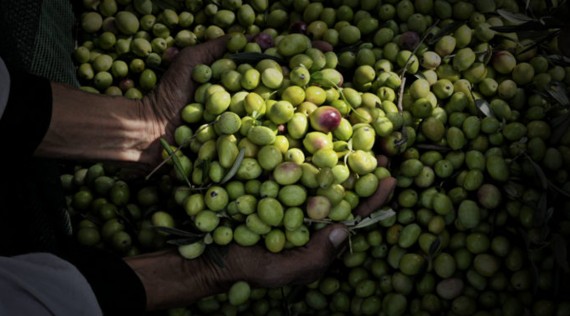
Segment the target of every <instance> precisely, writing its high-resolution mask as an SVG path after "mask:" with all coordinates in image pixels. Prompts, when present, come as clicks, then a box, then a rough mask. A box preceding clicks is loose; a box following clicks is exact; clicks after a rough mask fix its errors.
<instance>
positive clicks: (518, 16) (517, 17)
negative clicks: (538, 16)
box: [497, 9, 534, 24]
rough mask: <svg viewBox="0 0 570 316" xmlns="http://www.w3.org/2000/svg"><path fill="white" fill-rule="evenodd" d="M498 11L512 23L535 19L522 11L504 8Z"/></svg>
mask: <svg viewBox="0 0 570 316" xmlns="http://www.w3.org/2000/svg"><path fill="white" fill-rule="evenodd" d="M497 13H498V14H499V15H500V16H501V17H503V18H504V19H505V20H507V21H509V22H511V23H514V24H520V23H525V22H530V21H534V19H533V18H531V17H529V16H526V15H524V14H522V13H515V12H511V11H507V10H503V9H498V10H497Z"/></svg>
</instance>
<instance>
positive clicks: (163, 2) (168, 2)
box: [153, 0, 184, 11]
mask: <svg viewBox="0 0 570 316" xmlns="http://www.w3.org/2000/svg"><path fill="white" fill-rule="evenodd" d="M153 3H154V4H156V6H157V7H158V8H160V9H162V10H164V9H170V10H174V11H180V10H181V9H182V8H183V5H184V3H183V2H182V1H177V0H153Z"/></svg>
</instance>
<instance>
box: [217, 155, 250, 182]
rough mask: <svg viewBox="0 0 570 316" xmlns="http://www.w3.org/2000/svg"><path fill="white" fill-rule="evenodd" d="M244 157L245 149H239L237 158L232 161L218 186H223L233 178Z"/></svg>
mask: <svg viewBox="0 0 570 316" xmlns="http://www.w3.org/2000/svg"><path fill="white" fill-rule="evenodd" d="M244 157H245V148H241V149H240V150H239V153H238V155H237V157H236V160H235V161H234V164H233V165H232V167H231V168H230V170H228V173H226V175H225V176H224V178H223V179H222V181H221V182H220V184H224V183H226V182H228V181H230V180H231V179H232V178H233V177H234V176H235V174H236V173H237V171H238V169H239V167H240V166H241V163H242V161H243V158H244Z"/></svg>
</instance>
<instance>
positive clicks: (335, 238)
mask: <svg viewBox="0 0 570 316" xmlns="http://www.w3.org/2000/svg"><path fill="white" fill-rule="evenodd" d="M347 236H348V233H347V231H346V229H343V228H336V229H334V230H333V231H332V232H331V233H330V234H329V240H330V241H331V243H332V244H333V245H334V246H335V248H336V247H338V246H340V244H342V243H343V242H344V240H345V239H346V237H347Z"/></svg>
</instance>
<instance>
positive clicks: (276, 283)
mask: <svg viewBox="0 0 570 316" xmlns="http://www.w3.org/2000/svg"><path fill="white" fill-rule="evenodd" d="M395 186H396V179H395V178H393V177H388V178H385V179H383V180H382V181H381V182H380V185H379V188H378V189H377V191H376V193H375V194H374V195H373V196H371V197H369V198H368V199H366V200H365V201H362V202H361V203H360V205H359V206H358V208H357V209H356V210H355V212H357V213H355V215H361V216H366V215H368V214H370V213H371V212H373V211H375V210H377V209H378V208H380V207H382V206H384V205H385V204H386V203H387V202H388V200H389V198H390V196H391V194H392V192H393V190H394V188H395ZM347 237H348V229H347V227H346V226H344V225H343V224H338V223H337V224H330V225H328V226H326V227H324V228H322V229H321V230H318V231H316V232H315V233H313V235H312V236H311V239H310V241H309V242H308V243H307V244H306V245H305V246H303V247H298V248H293V249H287V250H284V251H282V252H280V253H271V252H269V251H267V250H266V249H265V247H263V246H262V245H257V246H250V247H243V246H239V245H237V244H231V245H229V246H226V248H225V249H226V250H227V251H222V253H223V255H222V256H223V257H222V259H223V260H222V262H223V264H222V265H220V264H219V263H217V262H218V261H215V260H214V259H213V257H211V256H209V255H207V254H204V255H202V256H200V257H198V258H196V259H193V260H187V259H185V258H183V257H182V256H180V255H179V254H178V253H177V252H176V251H172V250H171V251H166V252H157V253H151V254H145V255H141V256H136V257H128V258H126V259H125V260H126V262H127V263H128V264H129V265H130V266H131V267H132V268H133V270H134V271H135V272H136V273H137V274H138V275H139V277H140V279H141V281H142V283H143V285H144V287H145V290H146V292H147V308H148V309H149V310H155V309H162V308H169V307H180V306H187V305H190V304H192V303H195V302H196V301H198V300H200V299H201V298H204V297H207V296H211V295H214V294H217V293H222V292H224V291H227V290H228V289H229V288H230V286H231V285H232V284H233V283H234V282H236V281H247V282H248V283H250V284H251V285H252V286H254V287H261V288H276V287H281V286H284V285H294V284H308V283H311V282H313V281H315V280H317V279H319V278H320V277H321V276H323V275H324V273H325V272H326V270H327V269H328V267H329V266H330V265H331V263H332V262H333V261H334V259H335V258H336V257H337V256H338V255H340V253H341V252H342V250H343V249H344V248H345V247H344V246H345V245H344V244H345V241H346V239H347Z"/></svg>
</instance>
